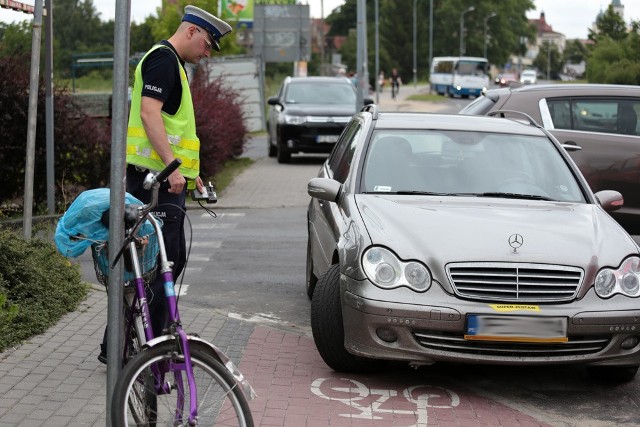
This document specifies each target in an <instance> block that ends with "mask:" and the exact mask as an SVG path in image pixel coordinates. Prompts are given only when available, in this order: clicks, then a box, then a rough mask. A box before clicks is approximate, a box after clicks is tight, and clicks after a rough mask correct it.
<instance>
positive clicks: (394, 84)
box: [389, 68, 402, 99]
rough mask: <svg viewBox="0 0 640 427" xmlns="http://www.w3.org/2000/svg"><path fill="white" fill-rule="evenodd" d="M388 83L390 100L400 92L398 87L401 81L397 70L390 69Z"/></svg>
mask: <svg viewBox="0 0 640 427" xmlns="http://www.w3.org/2000/svg"><path fill="white" fill-rule="evenodd" d="M389 83H390V84H391V98H392V99H396V96H397V95H398V92H400V85H401V84H402V79H401V78H400V74H398V69H397V68H392V69H391V75H390V76H389Z"/></svg>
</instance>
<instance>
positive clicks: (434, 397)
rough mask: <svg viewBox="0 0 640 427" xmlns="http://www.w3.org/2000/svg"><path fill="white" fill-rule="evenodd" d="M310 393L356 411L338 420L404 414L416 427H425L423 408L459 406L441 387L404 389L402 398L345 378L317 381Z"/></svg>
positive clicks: (394, 391) (394, 392) (425, 410)
mask: <svg viewBox="0 0 640 427" xmlns="http://www.w3.org/2000/svg"><path fill="white" fill-rule="evenodd" d="M311 392H312V393H313V394H315V395H316V396H318V397H321V398H323V399H327V400H331V401H336V402H341V403H344V404H345V405H347V406H349V407H351V408H353V409H356V410H357V411H358V412H357V413H345V414H339V416H341V417H351V418H359V419H369V420H382V419H384V416H385V415H387V414H393V415H394V416H397V415H407V416H408V417H407V420H409V419H414V420H415V424H413V425H412V426H417V427H423V426H426V425H427V422H428V413H427V408H444V409H447V408H454V407H456V406H458V405H459V404H460V397H459V396H458V395H457V394H456V393H455V392H454V391H452V390H449V389H447V388H444V387H439V386H431V385H417V386H412V387H407V388H405V389H404V390H402V392H401V396H402V397H399V395H398V391H397V390H386V389H376V388H369V387H367V386H366V385H364V384H363V383H361V382H359V381H356V380H352V379H348V378H317V379H316V380H315V381H313V383H312V384H311ZM403 398H404V399H403ZM411 416H412V417H411ZM407 427H410V426H407Z"/></svg>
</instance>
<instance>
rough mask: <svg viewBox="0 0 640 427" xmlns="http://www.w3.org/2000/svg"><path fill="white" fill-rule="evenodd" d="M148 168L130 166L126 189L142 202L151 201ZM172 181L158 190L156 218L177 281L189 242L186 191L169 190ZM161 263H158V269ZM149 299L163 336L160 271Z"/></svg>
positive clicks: (157, 329)
mask: <svg viewBox="0 0 640 427" xmlns="http://www.w3.org/2000/svg"><path fill="white" fill-rule="evenodd" d="M147 173H148V172H147V171H143V172H141V171H138V170H137V169H136V167H135V166H132V165H128V166H127V181H126V182H127V185H126V186H127V192H128V193H130V194H131V195H132V196H134V197H136V198H137V199H139V200H140V201H141V202H143V203H149V201H150V200H151V191H147V190H145V189H144V188H143V187H142V184H143V182H144V178H145V177H146V176H147ZM168 190H169V183H168V182H163V183H162V184H161V185H160V191H159V192H158V206H157V207H156V209H155V210H154V211H153V213H154V215H155V216H156V218H158V219H160V220H161V221H162V234H163V236H164V245H165V248H166V250H167V258H168V259H169V261H172V262H173V268H172V270H173V277H174V280H176V279H177V278H178V276H179V275H180V274H181V273H182V270H183V268H184V265H185V262H186V241H185V234H184V215H185V196H186V190H185V191H183V192H182V193H181V194H174V193H169V192H168ZM159 267H160V266H158V268H159ZM147 302H148V303H149V314H150V316H151V327H152V329H153V335H154V336H156V337H158V336H160V335H162V331H163V329H164V328H165V327H166V325H167V324H168V322H169V312H168V306H167V301H166V298H165V295H164V281H163V280H162V276H161V275H160V273H159V271H158V274H156V278H155V280H154V281H153V282H151V283H150V284H149V287H148V288H147ZM106 344H107V331H106V328H105V333H104V339H103V342H102V345H101V350H102V352H104V353H106V348H107V345H106Z"/></svg>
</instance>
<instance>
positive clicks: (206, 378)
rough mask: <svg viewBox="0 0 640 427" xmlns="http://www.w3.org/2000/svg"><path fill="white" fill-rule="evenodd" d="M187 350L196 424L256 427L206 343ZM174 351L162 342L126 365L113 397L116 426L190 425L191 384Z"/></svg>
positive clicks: (237, 390)
mask: <svg viewBox="0 0 640 427" xmlns="http://www.w3.org/2000/svg"><path fill="white" fill-rule="evenodd" d="M189 348H190V351H191V363H192V365H193V376H194V380H195V384H196V390H197V396H196V399H197V400H196V401H197V410H198V414H197V417H198V418H197V425H199V426H213V425H219V426H222V425H224V426H242V427H253V419H252V417H251V411H250V409H249V405H248V403H247V400H246V398H245V397H244V394H243V393H242V390H241V389H240V387H239V386H238V385H237V383H236V382H235V380H234V378H233V376H232V375H231V373H230V372H229V371H228V370H227V369H226V368H225V367H224V366H223V365H222V364H221V363H220V362H219V361H218V360H217V359H216V358H215V357H213V356H212V355H211V353H210V352H208V351H207V350H206V348H205V347H204V346H203V345H202V344H199V343H193V342H192V343H190V347H189ZM176 350H177V349H176V346H175V342H172V341H171V342H164V343H161V344H159V345H158V346H156V347H153V348H151V349H149V350H145V351H143V352H141V353H140V354H138V355H137V356H136V357H135V358H134V359H132V360H131V361H130V362H129V363H127V365H126V366H125V367H124V369H123V370H122V372H121V374H120V376H119V378H118V381H117V383H116V385H115V389H114V392H113V399H112V402H111V417H112V420H113V423H114V425H117V426H148V425H154V426H176V425H188V420H189V407H190V394H189V383H188V379H187V374H186V371H185V369H184V355H183V354H181V352H179V351H176ZM158 373H160V374H158ZM169 383H170V387H169V386H166V384H169Z"/></svg>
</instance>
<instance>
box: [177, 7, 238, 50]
mask: <svg viewBox="0 0 640 427" xmlns="http://www.w3.org/2000/svg"><path fill="white" fill-rule="evenodd" d="M182 21H187V22H191V23H192V24H196V25H197V26H199V27H202V28H203V29H205V30H206V31H207V33H209V36H210V37H211V45H212V46H213V48H214V49H215V50H217V51H218V52H219V51H220V44H219V41H220V39H221V38H222V37H223V36H225V35H226V34H228V33H230V32H231V26H230V25H229V24H227V23H226V22H224V21H223V20H222V19H220V18H218V17H215V16H213V15H212V14H210V13H209V12H207V11H205V10H202V9H200V8H199V7H195V6H191V5H189V6H186V7H185V8H184V16H183V17H182Z"/></svg>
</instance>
